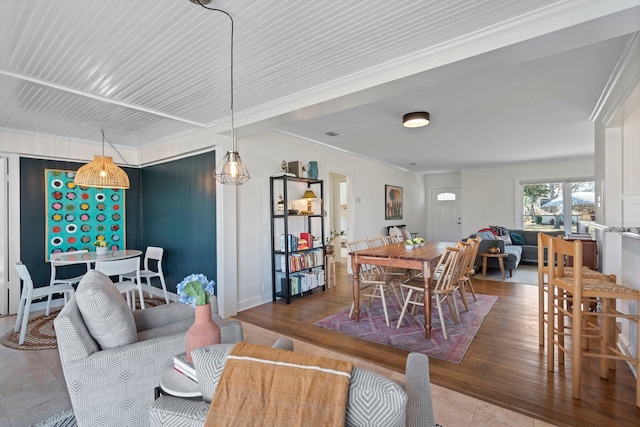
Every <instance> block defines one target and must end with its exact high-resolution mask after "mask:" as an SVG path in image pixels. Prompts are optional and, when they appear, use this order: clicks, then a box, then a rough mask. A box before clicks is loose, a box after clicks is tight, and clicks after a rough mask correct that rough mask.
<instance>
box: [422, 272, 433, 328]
mask: <svg viewBox="0 0 640 427" xmlns="http://www.w3.org/2000/svg"><path fill="white" fill-rule="evenodd" d="M422 277H423V278H424V292H423V293H422V295H423V298H424V300H423V301H422V303H423V304H424V336H425V338H426V339H428V340H430V339H431V328H432V327H433V326H432V325H431V283H430V282H431V270H430V266H429V263H428V262H426V261H425V262H423V263H422Z"/></svg>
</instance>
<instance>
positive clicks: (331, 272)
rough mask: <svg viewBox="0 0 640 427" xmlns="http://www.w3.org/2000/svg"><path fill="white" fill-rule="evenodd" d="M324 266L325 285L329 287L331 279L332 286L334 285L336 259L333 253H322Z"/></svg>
mask: <svg viewBox="0 0 640 427" xmlns="http://www.w3.org/2000/svg"><path fill="white" fill-rule="evenodd" d="M324 266H325V268H326V272H327V287H328V288H331V280H332V279H333V287H334V288H335V287H336V259H335V257H334V255H333V254H325V255H324Z"/></svg>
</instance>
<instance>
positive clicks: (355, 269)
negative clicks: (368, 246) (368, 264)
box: [351, 255, 360, 322]
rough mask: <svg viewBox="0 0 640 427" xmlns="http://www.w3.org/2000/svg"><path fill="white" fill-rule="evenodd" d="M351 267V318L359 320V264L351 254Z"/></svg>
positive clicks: (356, 258)
mask: <svg viewBox="0 0 640 427" xmlns="http://www.w3.org/2000/svg"><path fill="white" fill-rule="evenodd" d="M351 269H352V270H353V319H354V320H355V321H356V322H359V321H360V264H359V263H358V257H357V256H356V255H352V256H351Z"/></svg>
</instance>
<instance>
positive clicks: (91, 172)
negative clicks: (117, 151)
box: [73, 156, 129, 189]
mask: <svg viewBox="0 0 640 427" xmlns="http://www.w3.org/2000/svg"><path fill="white" fill-rule="evenodd" d="M73 182H74V184H76V185H82V186H84V187H98V188H124V189H128V188H129V176H127V173H126V172H125V171H124V170H122V169H121V168H119V167H118V166H116V165H115V163H113V159H112V158H111V157H109V156H93V161H92V162H91V163H87V164H86V165H84V166H82V167H81V168H80V169H78V171H77V172H76V176H75V178H74V179H73Z"/></svg>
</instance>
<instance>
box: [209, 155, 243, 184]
mask: <svg viewBox="0 0 640 427" xmlns="http://www.w3.org/2000/svg"><path fill="white" fill-rule="evenodd" d="M213 176H215V177H216V179H217V180H218V181H220V183H221V184H231V185H242V184H244V183H245V182H247V181H249V178H251V175H249V171H248V170H247V167H246V166H245V165H244V163H242V159H241V158H240V154H238V152H237V151H228V152H227V155H226V156H224V157H223V159H222V160H220V162H219V163H218V165H217V166H216V169H215V170H214V171H213Z"/></svg>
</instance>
